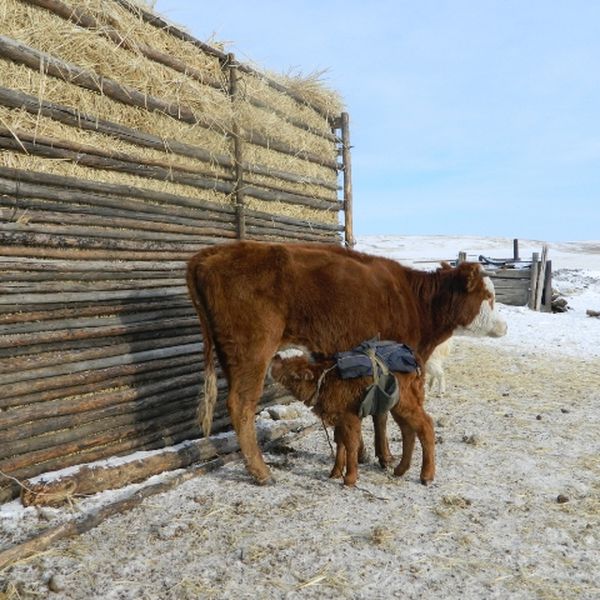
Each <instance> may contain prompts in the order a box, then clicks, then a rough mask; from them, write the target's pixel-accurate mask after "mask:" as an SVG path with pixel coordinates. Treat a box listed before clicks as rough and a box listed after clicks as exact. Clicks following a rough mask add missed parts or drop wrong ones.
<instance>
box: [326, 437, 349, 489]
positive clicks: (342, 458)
mask: <svg viewBox="0 0 600 600" xmlns="http://www.w3.org/2000/svg"><path fill="white" fill-rule="evenodd" d="M333 441H334V442H335V463H334V464H333V469H331V473H330V474H329V477H331V478H332V479H338V478H340V477H343V475H344V467H345V466H346V446H345V445H344V442H343V434H342V429H341V426H340V425H336V426H335V428H334V430H333Z"/></svg>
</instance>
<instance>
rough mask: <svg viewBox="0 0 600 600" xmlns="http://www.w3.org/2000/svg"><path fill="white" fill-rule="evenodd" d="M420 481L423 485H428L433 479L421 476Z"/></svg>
mask: <svg viewBox="0 0 600 600" xmlns="http://www.w3.org/2000/svg"><path fill="white" fill-rule="evenodd" d="M421 483H422V484H423V485H424V486H428V485H430V484H431V483H433V479H424V478H423V477H421Z"/></svg>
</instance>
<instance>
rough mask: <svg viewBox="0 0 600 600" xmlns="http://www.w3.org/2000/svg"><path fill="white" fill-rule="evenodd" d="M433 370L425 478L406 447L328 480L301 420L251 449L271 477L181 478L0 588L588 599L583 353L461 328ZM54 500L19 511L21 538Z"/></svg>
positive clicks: (591, 458) (316, 435) (599, 462)
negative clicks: (508, 343) (405, 468)
mask: <svg viewBox="0 0 600 600" xmlns="http://www.w3.org/2000/svg"><path fill="white" fill-rule="evenodd" d="M533 346H534V345H533ZM446 374H447V382H448V391H447V393H446V395H445V397H444V398H438V397H431V398H429V399H428V401H427V408H428V411H429V412H430V414H431V415H432V417H433V418H434V421H435V423H436V437H437V445H436V448H437V478H436V481H435V483H434V484H433V485H432V486H430V487H423V486H421V485H420V484H419V483H418V473H419V463H420V452H416V453H415V460H414V461H413V467H412V469H411V470H410V471H409V472H408V474H407V475H405V477H404V478H402V479H397V478H394V477H393V476H391V475H390V474H388V473H386V472H384V471H382V470H381V469H380V468H379V467H378V466H377V465H376V464H375V462H374V460H371V462H370V463H369V464H367V465H362V466H361V470H360V479H359V482H358V486H357V487H356V488H350V489H348V488H344V487H343V486H341V485H340V483H339V482H337V481H332V480H329V479H328V478H327V475H328V472H329V468H330V466H331V462H332V459H331V456H330V450H329V446H328V442H327V438H326V437H325V434H324V432H323V430H322V429H316V430H314V431H312V432H311V433H310V434H307V435H305V436H301V437H298V438H297V439H295V440H293V441H291V442H287V443H286V444H285V445H281V446H280V447H279V448H278V450H277V451H276V452H272V453H270V454H269V455H268V456H267V460H268V462H269V463H270V465H271V467H272V469H273V471H274V473H275V476H276V478H277V484H276V485H275V486H272V487H266V488H264V487H257V486H255V485H253V484H252V483H250V481H249V479H248V477H247V476H246V473H245V470H244V467H243V465H242V464H241V463H239V462H238V463H234V464H230V465H228V466H225V467H223V468H220V469H218V470H217V471H214V472H212V473H209V474H208V475H205V476H202V477H198V478H195V479H193V480H191V481H188V482H186V483H185V484H183V485H181V486H179V487H178V488H176V489H174V490H172V491H170V492H168V493H165V494H161V495H157V496H153V497H151V498H148V499H146V500H145V501H144V502H143V504H142V505H141V506H139V507H138V508H135V509H133V510H131V511H130V512H128V513H125V514H122V515H119V516H115V517H112V518H110V519H108V520H107V521H105V522H103V523H102V524H101V525H99V526H98V527H97V528H95V529H93V530H91V531H89V532H88V533H85V534H83V535H80V536H78V537H75V538H72V539H68V540H63V541H60V542H58V543H56V544H55V545H54V546H53V547H52V549H51V550H49V551H46V552H43V553H40V554H38V555H36V556H34V557H32V558H30V559H27V560H24V561H22V562H20V563H18V564H16V565H13V566H12V567H9V568H6V569H4V570H3V571H2V572H0V591H3V593H4V596H2V594H0V598H2V600H6V599H10V600H15V599H20V598H23V599H25V598H27V599H30V598H31V599H33V598H56V599H62V598H64V599H77V600H88V599H96V598H97V599H107V600H109V599H110V600H113V599H114V600H117V599H131V600H139V599H165V600H170V599H173V600H175V599H187V598H189V599H197V598H232V599H234V598H289V599H294V598H357V599H358V598H364V599H367V598H368V599H373V598H420V597H426V598H440V599H441V598H444V599H447V598H482V599H483V598H522V599H530V598H540V599H554V598H556V599H559V598H560V599H561V600H562V599H565V598H582V599H583V598H585V599H588V598H590V599H592V598H598V597H600V540H599V534H598V525H599V515H600V459H599V454H600V453H599V451H600V437H599V435H598V433H599V432H600V428H599V421H600V412H599V410H598V406H599V405H600V359H599V358H598V357H597V356H596V357H591V358H585V357H583V358H578V357H575V356H568V355H563V354H560V353H558V354H552V353H548V352H538V351H536V350H535V347H532V348H531V349H519V348H508V349H507V348H503V344H502V342H501V341H498V342H497V343H492V342H491V341H490V342H486V343H482V342H481V340H476V339H468V338H461V339H457V340H456V343H455V346H454V351H453V354H452V356H451V357H450V359H449V361H448V363H447V368H446ZM298 409H299V412H301V413H302V414H303V415H304V416H303V417H302V420H303V421H305V422H306V421H308V420H310V419H312V415H308V417H307V416H306V413H305V411H304V407H303V406H301V405H300V406H299V407H298ZM364 430H365V436H366V438H367V440H369V441H368V444H369V445H371V442H370V440H371V426H370V423H367V422H365V425H364ZM389 431H390V434H391V440H392V449H393V451H394V452H395V454H396V455H397V454H398V452H399V441H400V440H399V433H398V430H397V428H396V426H395V425H393V424H391V425H390V428H389ZM371 454H372V452H371ZM559 496H562V498H561V500H566V501H564V502H558V501H557V499H558V497H559ZM89 502H90V500H84V501H81V502H79V504H78V505H77V506H76V507H75V510H83V511H85V510H86V506H87V503H89ZM68 510H69V509H60V510H58V509H44V512H43V513H42V514H38V513H37V512H36V510H35V509H34V508H29V509H26V510H21V511H20V512H19V513H18V519H20V520H21V523H20V526H21V530H20V533H21V534H22V533H23V532H22V529H27V528H29V529H33V528H38V527H45V526H49V525H51V524H52V523H53V520H55V519H56V518H58V517H64V514H65V513H66V512H67V513H68ZM14 535H15V536H17V530H15V533H14ZM2 541H3V542H7V541H10V533H7V532H6V530H5V532H4V536H3V538H2ZM49 582H50V587H52V588H54V589H56V590H57V591H51V590H50V589H49Z"/></svg>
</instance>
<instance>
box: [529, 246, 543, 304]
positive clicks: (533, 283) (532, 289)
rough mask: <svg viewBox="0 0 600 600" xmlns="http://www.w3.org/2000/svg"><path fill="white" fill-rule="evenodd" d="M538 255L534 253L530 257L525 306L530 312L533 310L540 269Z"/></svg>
mask: <svg viewBox="0 0 600 600" xmlns="http://www.w3.org/2000/svg"><path fill="white" fill-rule="evenodd" d="M539 262H540V255H539V253H538V252H534V253H533V254H532V255H531V278H530V279H529V301H528V302H527V305H528V306H529V308H530V309H531V310H535V296H536V287H537V280H538V270H539V268H540V264H539Z"/></svg>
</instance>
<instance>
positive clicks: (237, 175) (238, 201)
mask: <svg viewBox="0 0 600 600" xmlns="http://www.w3.org/2000/svg"><path fill="white" fill-rule="evenodd" d="M225 67H226V68H227V69H229V97H230V99H231V104H232V109H233V117H232V123H231V137H232V139H233V169H234V173H233V175H234V187H233V194H234V196H235V211H236V218H237V236H238V239H240V240H243V239H244V238H245V237H246V217H245V210H244V191H243V190H244V168H243V164H242V159H243V153H242V139H241V137H240V126H239V123H238V115H237V112H236V111H237V105H238V100H239V86H238V77H239V72H238V63H237V62H236V60H235V55H234V54H233V53H231V52H230V53H229V54H227V62H226V64H225Z"/></svg>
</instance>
